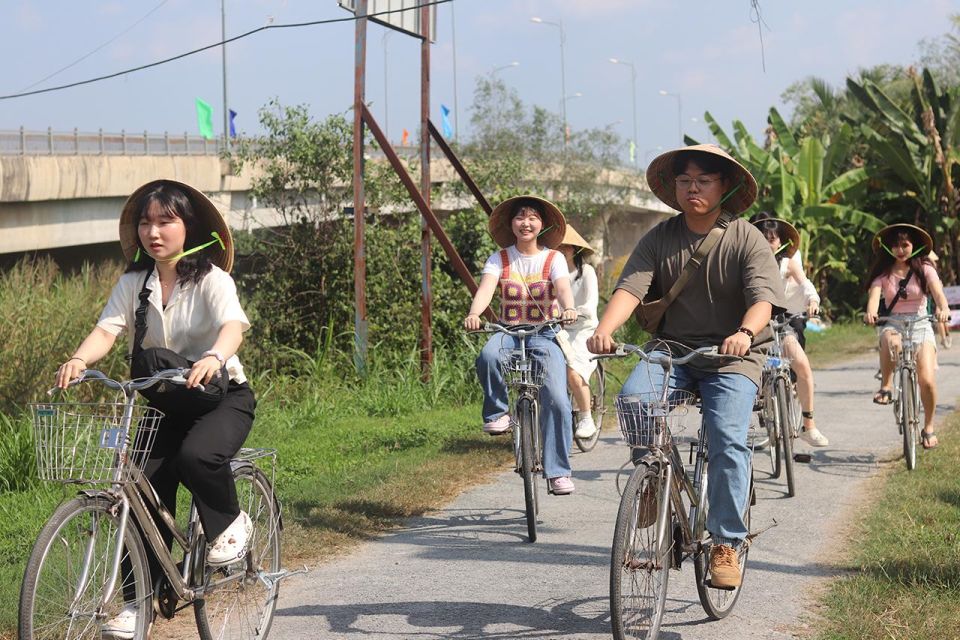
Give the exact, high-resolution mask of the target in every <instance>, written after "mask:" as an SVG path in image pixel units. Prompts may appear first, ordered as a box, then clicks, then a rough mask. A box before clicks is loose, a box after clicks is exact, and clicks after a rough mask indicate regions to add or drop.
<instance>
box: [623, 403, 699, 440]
mask: <svg viewBox="0 0 960 640" xmlns="http://www.w3.org/2000/svg"><path fill="white" fill-rule="evenodd" d="M695 397H696V396H695V395H694V394H693V393H691V392H689V391H682V390H674V391H672V392H671V398H670V399H669V400H667V401H666V402H663V400H661V396H660V394H659V393H641V394H637V395H629V396H617V399H616V407H617V422H618V423H619V424H620V434H621V435H622V436H623V440H624V442H626V443H627V444H628V445H630V446H631V447H664V446H666V445H668V444H669V443H670V439H671V437H672V435H673V434H676V433H680V432H681V431H683V429H684V428H685V427H686V424H685V420H684V418H685V417H686V416H687V414H688V412H689V407H690V405H692V404H693V402H694V399H695Z"/></svg>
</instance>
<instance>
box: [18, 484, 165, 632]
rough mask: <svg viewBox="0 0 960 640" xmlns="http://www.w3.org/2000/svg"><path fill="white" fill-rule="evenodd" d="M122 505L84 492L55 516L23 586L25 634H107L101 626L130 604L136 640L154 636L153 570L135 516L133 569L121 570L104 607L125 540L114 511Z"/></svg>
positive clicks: (129, 558) (127, 555)
mask: <svg viewBox="0 0 960 640" xmlns="http://www.w3.org/2000/svg"><path fill="white" fill-rule="evenodd" d="M115 504H116V503H115V502H114V501H113V500H111V499H110V498H108V497H106V496H95V497H91V496H80V497H77V498H74V499H73V500H70V501H69V502H65V503H63V504H62V505H60V506H59V507H58V508H57V510H56V511H54V513H53V515H52V516H50V519H49V520H47V523H46V524H45V525H44V526H43V529H41V530H40V535H39V536H38V537H37V541H36V543H35V544H34V546H33V551H32V552H31V553H30V559H29V560H28V561H27V568H26V571H25V572H24V576H23V584H22V586H21V588H20V615H19V627H18V629H19V637H20V638H32V639H36V640H42V639H45V638H50V639H51V640H53V639H56V640H64V639H67V640H74V639H77V640H78V639H80V638H91V639H92V638H99V637H100V628H101V625H102V624H103V623H104V622H106V621H107V620H109V619H110V618H113V617H114V616H116V615H117V614H119V613H120V611H121V609H123V608H124V606H125V605H127V604H129V605H132V606H134V607H136V610H137V613H138V615H137V622H136V626H135V628H134V634H133V638H134V639H135V640H144V639H145V638H146V637H147V632H148V630H149V628H150V623H151V622H152V620H153V607H152V604H151V601H150V600H151V598H150V596H151V589H150V573H149V571H150V570H149V567H148V565H147V555H146V553H145V551H144V548H143V542H142V541H141V539H140V535H139V534H138V533H137V528H136V526H135V525H134V523H133V521H132V518H131V519H130V520H129V521H128V523H127V528H126V531H125V533H124V536H123V541H122V542H123V545H124V550H123V554H122V555H121V561H124V563H125V564H126V563H129V566H130V572H129V573H128V574H127V575H126V576H124V574H123V573H122V572H121V573H118V576H117V584H116V588H115V590H114V592H113V595H112V597H111V598H110V600H109V602H106V603H104V606H103V607H102V608H101V606H100V605H101V602H102V600H103V595H104V588H105V586H106V582H107V580H108V579H109V577H110V573H111V571H112V568H113V559H114V555H115V553H116V545H117V544H118V542H120V540H119V537H118V536H119V530H118V525H119V524H120V523H119V517H118V516H114V515H112V514H111V513H110V510H111V508H112V507H113V506H114V505H115ZM124 594H126V598H125V596H124ZM125 600H126V601H125Z"/></svg>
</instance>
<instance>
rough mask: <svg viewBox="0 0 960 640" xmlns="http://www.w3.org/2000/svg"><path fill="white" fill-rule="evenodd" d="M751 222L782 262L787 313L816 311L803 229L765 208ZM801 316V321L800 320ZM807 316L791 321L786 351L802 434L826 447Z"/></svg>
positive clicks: (813, 442)
mask: <svg viewBox="0 0 960 640" xmlns="http://www.w3.org/2000/svg"><path fill="white" fill-rule="evenodd" d="M750 222H752V223H753V224H754V226H756V227H757V229H759V230H760V233H762V234H763V237H764V238H766V240H767V243H769V245H770V249H771V250H772V251H773V255H774V256H776V257H777V261H778V262H779V263H780V277H781V278H783V290H784V294H785V295H786V296H787V313H790V314H802V313H804V312H806V313H807V314H809V315H811V316H812V315H815V314H816V313H817V311H819V309H820V296H819V294H817V290H816V289H815V288H814V287H813V283H812V282H810V280H809V279H808V278H807V274H805V273H804V272H803V263H802V262H801V261H800V254H799V252H798V249H799V248H800V233H799V232H798V231H797V229H796V227H794V226H793V225H792V224H790V223H789V222H787V221H786V220H780V219H778V218H774V217H773V216H772V215H770V214H769V213H767V212H766V211H761V212H759V213H757V214H755V215H753V216H752V217H751V218H750ZM797 320H798V321H797ZM806 323H807V321H806V318H805V317H803V316H800V317H799V318H794V319H793V320H791V322H790V326H791V327H792V328H793V332H792V333H790V334H789V335H786V336H784V339H783V352H784V355H786V356H787V357H788V358H789V359H790V368H791V369H792V370H793V372H794V373H795V374H796V376H797V396H798V397H799V399H800V408H801V414H802V417H803V425H801V430H800V438H801V439H802V440H803V441H804V442H806V443H807V444H809V445H811V446H814V447H825V446H827V445H828V444H830V441H829V440H827V437H826V436H824V435H823V434H822V433H820V430H819V429H818V428H817V425H816V423H815V422H814V418H813V389H814V385H813V369H812V368H811V367H810V360H809V359H808V358H807V354H806V352H805V351H804V350H803V349H804V346H806V339H805V338H804V329H805V328H806Z"/></svg>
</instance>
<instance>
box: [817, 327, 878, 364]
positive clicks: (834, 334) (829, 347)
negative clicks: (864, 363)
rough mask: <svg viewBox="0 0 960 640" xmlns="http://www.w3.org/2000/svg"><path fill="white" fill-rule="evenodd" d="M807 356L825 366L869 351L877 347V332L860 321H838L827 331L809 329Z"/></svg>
mask: <svg viewBox="0 0 960 640" xmlns="http://www.w3.org/2000/svg"><path fill="white" fill-rule="evenodd" d="M806 336H807V347H806V352H807V357H809V358H810V364H812V365H813V366H814V367H825V366H827V365H831V364H836V363H838V362H842V361H844V360H849V359H851V358H856V357H857V356H862V355H864V354H866V353H869V352H870V350H871V349H876V347H877V332H876V329H874V328H873V327H868V326H866V325H864V324H862V323H860V322H836V323H834V324H832V325H831V326H830V328H829V329H827V330H826V331H821V332H819V333H817V332H815V331H807V332H806Z"/></svg>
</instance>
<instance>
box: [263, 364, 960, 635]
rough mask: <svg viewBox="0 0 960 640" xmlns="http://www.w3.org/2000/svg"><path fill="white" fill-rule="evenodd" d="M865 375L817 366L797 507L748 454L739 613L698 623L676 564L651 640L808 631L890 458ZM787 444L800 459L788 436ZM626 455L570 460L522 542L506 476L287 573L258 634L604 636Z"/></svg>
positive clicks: (945, 394) (894, 445)
mask: <svg viewBox="0 0 960 640" xmlns="http://www.w3.org/2000/svg"><path fill="white" fill-rule="evenodd" d="M940 361H941V365H940V371H939V374H938V380H939V386H940V398H941V402H940V407H939V412H940V413H939V415H940V416H941V417H942V416H943V415H945V414H946V413H947V412H949V411H951V410H953V409H954V400H955V399H956V398H957V397H958V396H960V376H958V375H957V368H958V367H960V350H954V351H946V352H941V358H940ZM875 369H876V356H875V355H874V356H873V357H871V358H864V359H861V360H858V361H854V362H849V363H846V364H843V365H838V366H835V367H831V368H828V369H824V370H819V371H817V374H816V378H817V419H818V424H819V426H820V428H821V430H822V431H823V432H824V433H825V434H826V435H827V436H828V437H829V438H830V440H831V443H830V446H829V447H827V448H826V449H819V450H814V451H813V459H812V461H811V462H810V463H809V464H798V465H797V496H796V497H795V498H785V496H784V483H783V480H771V479H769V474H768V473H767V472H766V471H765V470H766V469H769V458H767V457H766V456H757V463H756V464H757V474H756V477H757V480H758V497H759V501H758V503H757V505H756V506H755V507H754V510H753V521H754V529H755V530H756V529H759V528H762V527H764V526H766V525H767V524H769V523H771V522H772V521H773V520H776V522H777V523H778V525H777V526H775V527H773V528H771V529H770V530H768V531H767V532H766V533H764V534H763V535H761V536H759V537H758V538H757V539H756V541H755V542H754V546H753V547H752V549H751V553H750V563H749V565H748V569H747V574H746V576H745V583H744V589H743V593H742V595H741V598H740V601H739V603H738V605H737V608H736V609H735V610H734V612H733V613H732V614H731V615H730V616H729V617H728V618H727V619H725V620H722V621H717V622H712V621H709V620H707V618H706V616H705V614H704V612H703V609H702V608H701V606H700V603H699V600H698V598H697V593H696V588H695V585H694V575H693V565H692V563H691V562H689V561H688V562H685V563H684V566H683V567H682V569H681V570H680V571H679V572H677V571H674V572H672V573H671V576H670V585H669V592H668V605H669V611H668V613H667V615H666V617H665V620H664V627H663V631H662V632H661V635H660V637H661V638H664V639H665V640H672V639H676V638H683V639H696V638H705V639H706V638H710V639H716V638H722V639H726V638H731V639H732V638H736V639H747V638H763V639H764V640H770V639H777V638H793V637H803V636H805V635H807V633H808V632H809V629H808V628H807V624H810V623H813V620H812V618H811V617H810V616H809V615H808V614H807V612H808V611H809V610H810V607H811V604H812V598H813V596H814V595H815V593H816V589H817V587H818V586H820V585H822V584H823V583H824V581H825V580H826V579H829V578H832V577H835V576H837V575H839V571H838V570H837V569H836V568H835V567H834V566H832V565H831V564H830V562H829V559H830V553H831V552H830V549H834V548H835V547H836V546H837V542H838V540H837V535H838V533H839V532H840V530H841V527H842V526H843V525H844V524H845V523H847V522H849V515H850V514H851V513H853V512H854V511H855V510H857V509H858V508H860V507H861V506H862V503H863V496H862V495H861V494H860V492H859V490H860V489H861V488H862V487H863V486H864V484H865V483H866V481H867V480H868V478H870V477H871V476H872V475H874V474H875V473H876V472H877V470H878V467H879V465H881V464H882V463H884V462H890V461H894V460H896V458H897V456H898V452H899V436H898V435H897V431H896V428H895V427H894V424H893V415H892V411H891V410H890V408H889V407H880V406H877V405H874V404H872V403H871V402H870V398H871V396H872V393H873V391H874V390H875V388H876V386H877V385H876V381H875V380H874V379H873V374H874V371H875ZM609 424H610V425H611V427H612V425H613V421H612V420H611V421H610V423H609ZM796 448H797V450H798V451H806V450H808V447H806V445H804V444H802V443H800V444H797V445H796ZM626 456H627V451H626V449H625V448H624V447H623V445H622V444H620V443H619V442H618V440H617V438H616V437H615V434H614V432H613V431H609V430H605V431H604V437H603V439H602V440H601V443H600V444H599V445H598V446H597V448H596V449H595V450H594V451H593V452H591V453H587V454H577V455H575V456H574V460H573V464H574V479H575V481H576V483H577V492H576V493H575V494H574V495H572V496H564V497H554V496H549V497H546V498H545V499H543V500H542V501H541V503H542V520H543V523H542V525H541V527H540V537H539V541H538V542H537V543H536V544H533V545H531V544H529V543H527V542H526V541H525V539H526V536H525V532H526V526H525V524H524V520H523V493H522V487H521V483H520V481H519V478H518V477H517V476H516V475H515V474H514V473H512V472H504V473H503V474H500V475H498V476H497V477H496V478H495V479H494V481H492V482H491V483H489V484H485V485H482V486H479V487H476V488H474V489H472V490H470V491H468V492H466V493H464V494H463V495H461V496H460V497H459V498H458V499H457V500H455V501H454V502H453V503H451V504H450V505H448V506H447V507H446V508H444V509H440V510H438V511H436V512H433V513H430V514H428V515H427V516H425V517H422V518H417V519H413V520H411V521H409V522H408V523H407V525H406V526H404V527H403V528H401V529H398V530H396V531H393V532H391V533H390V534H388V535H384V536H383V537H381V538H379V539H377V540H376V541H374V542H370V543H368V544H364V545H363V546H361V547H360V548H358V549H357V550H356V551H355V552H353V553H351V554H350V555H348V556H345V557H343V558H340V559H338V560H336V561H333V562H329V563H326V564H324V565H322V566H317V567H313V568H311V571H310V573H308V574H306V575H302V576H296V577H294V578H291V579H290V580H288V581H287V582H286V583H285V584H284V586H283V589H282V590H281V597H280V602H279V606H278V609H277V617H276V621H275V626H274V631H273V633H272V634H271V635H273V636H275V637H278V638H324V639H333V638H353V639H357V638H401V639H407V638H409V639H414V638H416V639H418V640H431V639H435V638H436V639H439V638H462V639H468V638H505V639H506V638H510V639H515V638H563V639H574V638H576V639H597V640H599V639H602V638H609V637H610V623H609V607H608V580H609V554H610V541H611V539H612V537H613V524H614V519H615V517H616V511H617V505H618V502H619V498H618V496H617V492H616V489H615V485H614V478H615V476H616V473H617V470H618V469H619V468H620V466H621V465H622V463H623V462H624V461H625V460H626ZM897 464H902V461H899V462H897ZM918 464H921V465H922V464H923V458H922V455H920V460H919V462H918ZM541 495H543V493H542V492H541Z"/></svg>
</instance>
